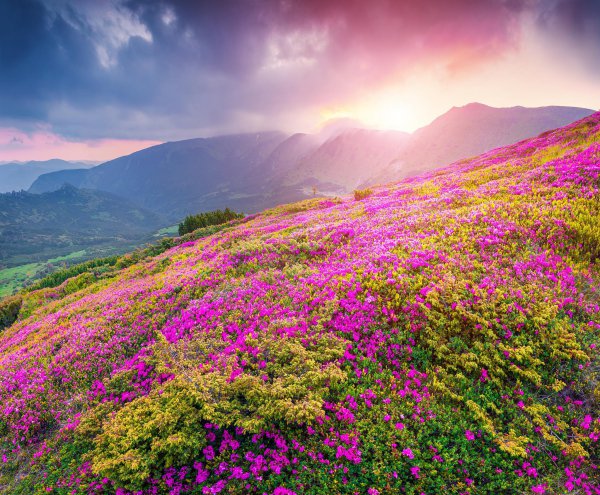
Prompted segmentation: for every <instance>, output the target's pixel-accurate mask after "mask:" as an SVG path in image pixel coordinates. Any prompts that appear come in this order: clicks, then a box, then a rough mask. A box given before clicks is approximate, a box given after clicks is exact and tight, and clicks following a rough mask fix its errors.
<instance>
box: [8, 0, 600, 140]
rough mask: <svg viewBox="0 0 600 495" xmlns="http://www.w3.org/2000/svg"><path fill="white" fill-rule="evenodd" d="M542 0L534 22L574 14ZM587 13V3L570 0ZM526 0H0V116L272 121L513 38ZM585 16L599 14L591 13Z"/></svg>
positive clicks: (126, 131)
mask: <svg viewBox="0 0 600 495" xmlns="http://www.w3.org/2000/svg"><path fill="white" fill-rule="evenodd" d="M570 3H571V1H570V0H569V1H567V0H565V1H564V2H553V3H552V6H551V8H545V9H544V10H543V11H540V12H539V15H540V22H542V23H547V24H549V23H555V22H557V21H556V18H558V19H559V20H561V22H563V21H564V23H565V26H566V27H565V29H571V30H574V31H575V30H576V29H577V24H578V22H580V21H583V19H580V18H579V14H578V12H576V11H573V10H572V9H570V8H568V7H567V4H570ZM573 3H579V4H581V5H582V6H583V8H587V9H588V10H593V7H592V5H593V4H595V5H597V2H592V1H589V2H585V1H583V0H575V1H574V2H573ZM532 5H535V6H537V7H536V8H539V5H540V4H539V3H537V2H533V3H532V2H531V1H529V0H420V1H416V0H415V1H400V0H371V1H368V2H366V1H364V0H214V1H206V0H200V1H192V0H168V1H163V2H158V1H155V0H128V1H125V0H123V1H122V2H120V3H119V2H116V1H115V2H111V1H108V0H106V1H94V0H87V1H86V0H80V1H75V0H73V1H69V0H44V1H42V0H39V1H36V0H8V1H7V0H0V125H1V124H2V123H4V124H7V123H11V124H14V123H15V122H17V123H19V125H20V127H24V126H26V125H27V124H28V123H31V122H37V121H41V122H47V123H49V124H50V125H52V126H53V128H54V130H55V131H57V132H59V133H62V134H65V135H68V136H73V137H79V138H100V137H115V136H118V137H125V138H154V139H175V138H179V137H185V136H191V135H194V134H198V133H210V132H213V131H215V132H216V131H223V130H234V129H236V127H237V128H240V129H241V128H252V127H258V128H260V127H262V128H264V127H277V126H278V125H279V124H281V123H282V122H284V121H285V119H286V115H287V114H293V113H294V112H295V111H296V110H298V109H303V108H306V107H307V106H319V105H323V104H326V103H328V102H331V101H333V102H335V101H336V99H337V100H339V101H343V99H344V98H346V97H351V96H352V95H353V94H355V93H357V92H359V91H364V90H365V88H367V89H368V88H369V87H372V86H373V85H375V84H377V82H378V81H380V80H383V79H385V78H386V77H389V75H390V74H397V75H398V77H402V73H403V71H406V70H408V69H409V68H410V67H411V66H412V65H413V64H415V63H420V64H424V63H428V62H429V61H431V62H436V63H442V64H446V66H447V67H448V68H449V69H451V70H453V69H454V68H460V67H462V66H465V65H467V66H472V65H474V64H477V63H478V62H479V61H483V60H489V59H490V58H492V57H495V56H497V55H498V54H500V53H502V52H503V51H504V50H506V49H507V48H510V47H512V46H514V44H515V43H516V42H517V41H518V29H517V21H518V19H519V16H520V14H521V12H522V11H523V10H527V9H529V10H530V9H531V8H532ZM592 14H593V15H595V20H596V22H597V20H598V18H599V17H600V15H599V14H598V12H592Z"/></svg>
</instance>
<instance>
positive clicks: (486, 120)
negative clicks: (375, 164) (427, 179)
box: [366, 103, 594, 184]
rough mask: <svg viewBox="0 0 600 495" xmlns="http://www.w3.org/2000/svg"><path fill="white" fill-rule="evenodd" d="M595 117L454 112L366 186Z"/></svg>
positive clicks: (556, 112)
mask: <svg viewBox="0 0 600 495" xmlns="http://www.w3.org/2000/svg"><path fill="white" fill-rule="evenodd" d="M592 113H594V110H590V109H587V108H575V107H559V106H552V107H539V108H525V107H512V108H494V107H489V106H487V105H482V104H481V103H471V104H469V105H466V106H463V107H454V108H452V109H451V110H449V111H448V112H446V113H445V114H443V115H442V116H440V117H438V118H437V119H435V120H434V121H433V122H432V123H431V124H429V125H427V126H425V127H423V128H421V129H419V130H417V131H416V132H415V133H414V134H413V135H412V136H411V138H410V139H409V140H408V141H407V143H406V146H405V147H404V148H403V149H402V151H401V153H399V154H398V155H397V156H396V157H395V159H394V160H392V161H391V162H390V164H389V165H388V166H387V167H385V168H384V169H383V170H381V172H380V173H379V174H377V175H375V176H374V177H372V178H371V180H369V181H366V182H367V183H374V182H377V183H381V184H383V183H386V182H390V181H392V180H398V179H401V178H403V177H408V176H411V175H415V174H419V173H421V172H424V171H427V170H431V169H434V168H439V167H441V166H444V165H448V164H450V163H452V162H455V161H457V160H460V159H463V158H469V157H472V156H475V155H479V154H480V153H483V152H485V151H489V150H491V149H494V148H499V147H502V146H506V145H508V144H512V143H515V142H517V141H521V140H522V139H526V138H529V137H533V136H537V135H538V134H540V133H542V132H545V131H548V130H550V129H555V128H557V127H562V126H564V125H566V124H569V123H571V122H574V121H576V120H579V119H582V118H584V117H587V116H589V115H591V114H592Z"/></svg>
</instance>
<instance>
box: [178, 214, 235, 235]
mask: <svg viewBox="0 0 600 495" xmlns="http://www.w3.org/2000/svg"><path fill="white" fill-rule="evenodd" d="M243 217H244V215H243V214H242V213H236V212H235V211H232V210H230V209H229V208H225V209H224V210H213V211H207V212H205V213H199V214H197V215H188V216H187V217H185V218H184V220H183V222H181V223H180V224H179V235H180V236H181V235H184V234H189V233H190V232H193V231H194V230H196V229H200V228H203V227H210V226H211V225H221V224H223V223H227V222H230V221H231V220H236V219H238V218H243Z"/></svg>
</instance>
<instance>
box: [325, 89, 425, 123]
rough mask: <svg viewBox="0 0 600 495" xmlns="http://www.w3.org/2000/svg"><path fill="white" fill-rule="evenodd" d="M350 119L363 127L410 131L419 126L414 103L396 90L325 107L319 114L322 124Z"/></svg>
mask: <svg viewBox="0 0 600 495" xmlns="http://www.w3.org/2000/svg"><path fill="white" fill-rule="evenodd" d="M346 118H349V119H353V120H357V121H360V122H362V123H363V124H364V126H365V127H369V128H373V129H382V130H399V131H406V132H412V131H414V130H415V129H417V128H418V127H420V126H421V125H422V122H421V120H422V119H419V116H418V115H417V112H416V111H415V105H414V103H411V102H410V101H409V100H408V99H407V97H406V96H405V95H403V94H401V93H399V92H397V91H393V90H383V91H376V92H373V93H370V94H369V95H366V96H364V97H363V98H360V99H357V100H356V101H354V102H352V103H349V104H347V105H343V106H337V107H326V108H323V109H322V110H321V111H320V120H321V122H322V123H324V122H327V121H330V120H335V119H346Z"/></svg>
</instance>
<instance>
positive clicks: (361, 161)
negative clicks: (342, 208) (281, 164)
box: [284, 129, 409, 193]
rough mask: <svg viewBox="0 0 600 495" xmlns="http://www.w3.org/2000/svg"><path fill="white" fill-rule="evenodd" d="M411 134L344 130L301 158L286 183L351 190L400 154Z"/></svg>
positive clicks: (287, 176)
mask: <svg viewBox="0 0 600 495" xmlns="http://www.w3.org/2000/svg"><path fill="white" fill-rule="evenodd" d="M408 136H409V135H408V134H406V133H404V132H399V131H377V130H369V129H349V130H345V131H343V132H341V133H340V134H338V135H336V136H334V137H332V138H331V139H328V140H327V141H326V142H325V143H323V144H322V145H321V146H319V147H318V148H317V149H316V150H315V151H313V152H312V153H310V154H309V155H308V156H305V157H303V158H301V159H300V160H299V162H298V163H297V165H296V167H294V168H292V169H291V170H290V171H289V172H288V173H287V174H286V176H285V178H284V184H286V185H293V184H301V185H315V186H317V187H319V186H320V185H321V184H322V185H323V186H321V187H325V188H327V187H330V188H332V187H333V188H335V189H334V190H333V191H331V190H327V189H325V191H324V192H332V193H344V192H348V191H351V190H352V189H354V188H355V187H357V186H359V185H360V184H362V183H363V182H365V181H367V180H368V179H369V178H371V177H373V176H374V175H376V174H378V173H379V172H380V171H381V170H382V169H383V168H384V167H385V166H387V165H388V164H389V163H390V161H391V160H392V159H394V158H395V157H396V156H398V153H400V151H401V150H402V149H403V147H404V145H405V144H406V142H407V139H408Z"/></svg>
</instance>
